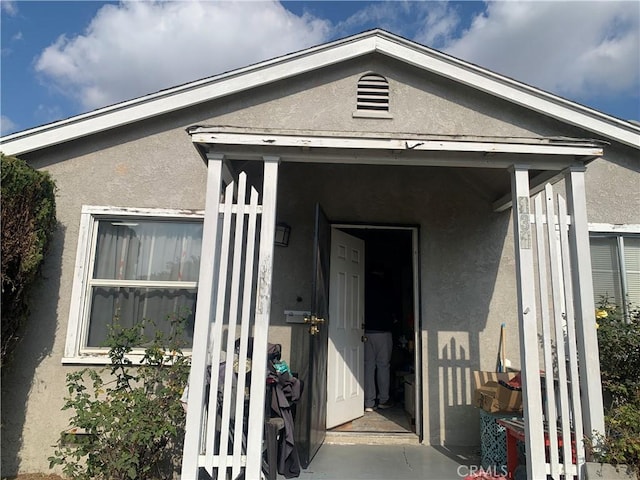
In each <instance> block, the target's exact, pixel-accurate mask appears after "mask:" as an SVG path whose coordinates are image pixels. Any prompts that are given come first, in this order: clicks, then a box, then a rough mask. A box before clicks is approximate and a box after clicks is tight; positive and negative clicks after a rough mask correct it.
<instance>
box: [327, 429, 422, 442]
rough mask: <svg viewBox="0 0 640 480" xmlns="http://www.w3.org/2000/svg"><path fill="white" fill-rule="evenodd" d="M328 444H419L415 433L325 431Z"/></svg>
mask: <svg viewBox="0 0 640 480" xmlns="http://www.w3.org/2000/svg"><path fill="white" fill-rule="evenodd" d="M324 443H326V444H329V445H419V444H420V442H419V440H418V436H417V435H416V434H415V433H392V432H335V431H332V432H327V436H326V437H325V440H324Z"/></svg>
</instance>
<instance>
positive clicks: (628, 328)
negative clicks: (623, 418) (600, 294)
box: [596, 299, 640, 407]
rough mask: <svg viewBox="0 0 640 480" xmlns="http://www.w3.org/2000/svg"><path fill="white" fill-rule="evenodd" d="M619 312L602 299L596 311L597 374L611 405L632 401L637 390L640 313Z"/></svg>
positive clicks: (639, 352)
mask: <svg viewBox="0 0 640 480" xmlns="http://www.w3.org/2000/svg"><path fill="white" fill-rule="evenodd" d="M629 310H630V315H629V318H625V317H624V315H623V312H622V311H621V309H620V308H619V307H617V306H615V305H612V304H610V303H608V300H607V299H603V301H602V302H601V304H600V305H599V308H598V310H597V311H596V318H597V319H596V321H597V324H598V347H599V350H600V372H601V375H602V386H603V389H604V391H605V393H607V394H609V395H610V396H611V399H612V406H614V407H615V406H617V405H621V404H624V403H628V402H630V401H633V400H634V399H635V398H636V396H637V395H638V392H639V391H640V311H638V310H637V309H633V308H629Z"/></svg>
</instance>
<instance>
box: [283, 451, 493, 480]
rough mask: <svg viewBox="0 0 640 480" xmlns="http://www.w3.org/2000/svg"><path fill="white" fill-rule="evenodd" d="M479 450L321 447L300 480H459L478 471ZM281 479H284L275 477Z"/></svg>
mask: <svg viewBox="0 0 640 480" xmlns="http://www.w3.org/2000/svg"><path fill="white" fill-rule="evenodd" d="M479 464H480V458H479V452H478V448H472V447H471V448H446V447H429V446H424V445H419V444H418V445H416V444H400V445H398V444H392V445H388V444H386V445H339V444H324V445H322V447H320V450H318V453H317V454H316V456H315V458H314V459H313V461H312V462H311V464H310V465H309V466H308V468H307V469H306V470H303V471H302V472H301V474H300V477H298V478H299V479H300V480H391V479H397V480H461V479H462V478H464V477H465V476H467V475H468V474H469V472H470V471H471V472H473V471H474V470H473V468H478V467H477V466H478V465H479ZM278 478H284V477H278Z"/></svg>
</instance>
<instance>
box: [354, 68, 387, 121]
mask: <svg viewBox="0 0 640 480" xmlns="http://www.w3.org/2000/svg"><path fill="white" fill-rule="evenodd" d="M358 110H375V111H378V112H388V111H389V83H388V82H387V79H386V78H384V77H383V76H382V75H378V74H377V73H368V74H367V75H363V76H362V77H360V80H358Z"/></svg>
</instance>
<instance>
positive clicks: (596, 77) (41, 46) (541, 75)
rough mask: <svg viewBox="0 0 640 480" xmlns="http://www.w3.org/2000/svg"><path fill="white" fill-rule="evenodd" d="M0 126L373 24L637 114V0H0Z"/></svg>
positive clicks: (14, 126) (7, 128) (75, 109)
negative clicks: (254, 0) (586, 0)
mask: <svg viewBox="0 0 640 480" xmlns="http://www.w3.org/2000/svg"><path fill="white" fill-rule="evenodd" d="M0 6H1V27H2V37H1V42H2V44H1V45H2V56H1V75H2V77H1V78H2V80H1V84H0V87H1V90H0V100H1V103H0V113H1V115H2V125H1V126H2V134H3V135H4V134H8V133H12V132H15V131H20V130H25V129H29V128H32V127H35V126H38V125H42V124H45V123H49V122H52V121H55V120H59V119H62V118H67V117H70V116H73V115H77V114H79V113H83V112H86V111H90V110H93V109H96V108H100V107H103V106H106V105H110V104H113V103H117V102H120V101H123V100H127V99H131V98H135V97H137V96H141V95H145V94H148V93H152V92H155V91H158V90H161V89H163V88H168V87H171V86H174V85H179V84H182V83H186V82H189V81H192V80H197V79H199V78H204V77H207V76H211V75H215V74H217V73H221V72H224V71H228V70H231V69H234V68H238V67H242V66H245V65H249V64H252V63H255V62H258V61H261V60H266V59H268V58H273V57H275V56H278V55H282V54H285V53H289V52H293V51H297V50H301V49H304V48H307V47H309V46H312V45H317V44H320V43H324V42H327V41H330V40H334V39H337V38H341V37H344V36H348V35H351V34H354V33H358V32H361V31H364V30H368V29H371V28H376V27H380V28H383V29H385V30H388V31H391V32H393V33H396V34H398V35H401V36H403V37H405V38H408V39H411V40H415V41H417V42H419V43H421V44H423V45H427V46H429V47H432V48H436V49H438V50H441V51H444V52H446V53H449V54H451V55H454V56H456V57H458V58H461V59H463V60H466V61H469V62H471V63H474V64H477V65H480V66H483V67H485V68H488V69H490V70H493V71H496V72H498V73H502V74H504V75H507V76H509V77H511V78H514V79H516V80H519V81H522V82H524V83H527V84H529V85H533V86H535V87H538V88H541V89H543V90H547V91H549V92H552V93H555V94H557V95H560V96H562V97H564V98H568V99H570V100H573V101H576V102H578V103H581V104H583V105H586V106H589V107H591V108H595V109H597V110H601V111H603V112H605V113H607V114H610V115H613V116H615V117H618V118H622V119H631V120H639V119H640V2H638V1H637V0H633V1H621V2H610V1H604V2H597V1H590V2H578V1H563V2H561V1H549V2H543V1H536V2H531V1H529V2H520V1H509V2H507V1H500V2H472V1H464V2H427V1H423V2H408V1H376V2H366V1H351V2H328V1H310V2H309V1H295V2H275V1H267V0H264V1H259V2H248V1H240V2H231V1H213V0H208V1H195V0H194V1H178V2H166V1H148V2H147V1H144V2H143V1H133V2H98V1H69V2H59V1H44V2H41V1H40V2H38V1H11V0H0Z"/></svg>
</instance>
